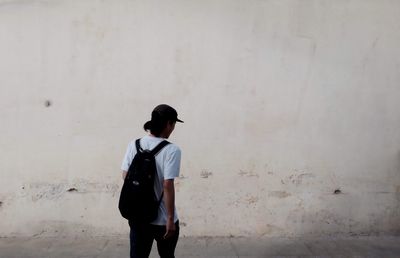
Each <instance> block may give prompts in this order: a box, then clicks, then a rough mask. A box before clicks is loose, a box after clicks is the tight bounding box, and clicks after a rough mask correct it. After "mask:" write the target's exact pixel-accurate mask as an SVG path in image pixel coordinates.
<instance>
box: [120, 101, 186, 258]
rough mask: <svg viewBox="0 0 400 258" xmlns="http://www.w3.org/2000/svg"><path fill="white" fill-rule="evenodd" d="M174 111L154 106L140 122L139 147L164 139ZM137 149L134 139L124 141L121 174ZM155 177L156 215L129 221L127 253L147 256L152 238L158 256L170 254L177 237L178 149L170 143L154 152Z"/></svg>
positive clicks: (175, 115) (172, 123) (163, 257)
mask: <svg viewBox="0 0 400 258" xmlns="http://www.w3.org/2000/svg"><path fill="white" fill-rule="evenodd" d="M176 122H181V123H183V121H182V120H180V119H178V113H177V112H176V110H175V109H174V108H172V107H171V106H169V105H166V104H161V105H158V106H157V107H155V108H154V110H153V111H152V113H151V120H150V121H148V122H146V123H145V124H144V126H143V127H144V130H145V131H147V132H148V135H146V136H144V137H142V138H141V139H140V147H141V148H142V149H143V150H152V149H154V148H155V147H156V146H157V145H158V144H159V143H161V142H162V141H164V140H166V139H168V137H169V136H170V135H171V133H172V132H173V131H174V129H175V124H176ZM136 152H137V148H136V144H135V141H131V142H130V143H129V145H128V148H127V151H126V153H125V156H124V159H123V162H122V166H121V169H122V178H123V179H125V177H126V175H127V171H128V170H129V166H130V165H131V163H132V160H133V158H134V157H135V155H136ZM155 160H156V168H157V175H158V176H157V177H156V178H155V182H154V192H155V194H156V196H157V199H159V200H161V199H162V201H161V202H160V206H159V209H158V216H157V218H156V219H155V220H154V221H153V222H151V223H149V224H138V223H135V222H134V221H129V226H130V257H131V258H145V257H149V255H150V252H151V247H152V245H153V241H154V240H156V242H157V249H158V253H159V255H160V257H161V258H174V257H175V247H176V244H177V242H178V238H179V219H178V214H177V212H176V207H175V187H174V179H175V178H176V177H178V176H179V170H180V162H181V150H180V148H179V147H178V146H177V145H175V144H173V143H170V144H168V145H166V146H165V147H164V148H163V149H161V151H160V152H159V153H157V155H156V156H155Z"/></svg>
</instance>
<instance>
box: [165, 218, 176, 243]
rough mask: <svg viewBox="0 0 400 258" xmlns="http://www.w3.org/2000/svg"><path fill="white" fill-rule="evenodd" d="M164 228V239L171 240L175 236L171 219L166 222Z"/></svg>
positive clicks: (174, 227) (174, 228)
mask: <svg viewBox="0 0 400 258" xmlns="http://www.w3.org/2000/svg"><path fill="white" fill-rule="evenodd" d="M166 228H167V230H166V232H165V235H164V239H168V238H171V237H172V236H173V235H174V234H175V231H176V226H175V223H174V220H173V219H169V220H167V225H166Z"/></svg>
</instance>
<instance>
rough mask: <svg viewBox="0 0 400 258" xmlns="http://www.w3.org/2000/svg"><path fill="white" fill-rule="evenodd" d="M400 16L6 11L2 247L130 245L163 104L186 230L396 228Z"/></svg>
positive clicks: (354, 9) (99, 7)
mask: <svg viewBox="0 0 400 258" xmlns="http://www.w3.org/2000/svg"><path fill="white" fill-rule="evenodd" d="M399 14H400V2H399V1H391V0H380V1H376V0H353V1H347V0H337V1H331V0H315V1H312V0H298V1H295V0H275V1H274V0H271V1H256V0H251V1H250V0H246V1H244V0H243V1H239V0H235V1H222V0H221V1H191V0H189V1H183V0H182V1H128V0H126V1H111V0H105V1H88V0H85V1H66V0H65V1H57V0H53V1H33V0H32V1H30V0H19V1H17V0H15V1H12V0H9V1H4V0H3V1H0V123H1V125H0V146H1V148H0V173H1V174H0V175H1V177H0V178H1V179H0V202H1V203H0V235H1V236H13V235H43V236H47V235H76V234H87V235H112V234H121V233H123V234H125V233H127V232H128V228H127V224H126V222H125V221H124V219H122V217H120V215H119V212H118V210H117V201H118V195H119V189H120V187H121V183H122V180H121V178H120V171H119V168H120V164H121V160H122V157H123V154H124V152H125V148H126V146H127V143H128V142H129V141H130V140H132V139H134V138H136V137H139V136H141V135H142V134H143V130H142V125H143V123H144V122H145V121H146V120H147V119H148V118H149V114H150V111H151V109H152V108H153V107H154V106H155V105H156V104H159V103H169V104H171V105H172V106H174V107H176V108H177V110H178V112H179V114H180V116H181V117H182V119H184V120H185V124H183V125H178V126H177V127H176V131H175V134H174V135H173V136H172V139H171V140H172V141H174V142H175V143H177V144H178V145H180V146H181V148H182V150H183V159H182V171H181V178H180V179H179V180H177V187H176V188H177V206H178V210H179V212H180V217H181V223H182V235H191V236H216V235H218V236H249V235H251V236H295V235H322V234H349V233H354V234H364V233H367V234H368V233H386V234H392V233H399V231H400V225H399V221H400V193H399V192H400V101H399V100H400V86H399V85H400V48H399V45H400V27H399V24H400V15H399ZM47 101H49V102H47ZM335 190H338V191H336V192H339V190H340V191H341V193H339V194H334V192H335Z"/></svg>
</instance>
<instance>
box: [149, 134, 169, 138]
mask: <svg viewBox="0 0 400 258" xmlns="http://www.w3.org/2000/svg"><path fill="white" fill-rule="evenodd" d="M150 136H152V137H156V138H164V139H168V136H169V135H166V134H165V133H161V134H160V135H159V136H155V135H154V134H152V133H150Z"/></svg>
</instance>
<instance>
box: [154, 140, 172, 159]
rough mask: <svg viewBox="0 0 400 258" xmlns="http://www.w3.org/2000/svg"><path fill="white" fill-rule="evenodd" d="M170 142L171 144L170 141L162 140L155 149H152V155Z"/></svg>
mask: <svg viewBox="0 0 400 258" xmlns="http://www.w3.org/2000/svg"><path fill="white" fill-rule="evenodd" d="M168 144H170V142H169V141H166V140H164V141H162V142H160V143H159V144H158V145H157V146H156V147H155V148H154V149H152V150H151V152H150V153H151V155H153V156H156V155H157V154H158V153H159V152H160V151H161V150H162V148H164V147H165V146H167V145H168Z"/></svg>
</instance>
